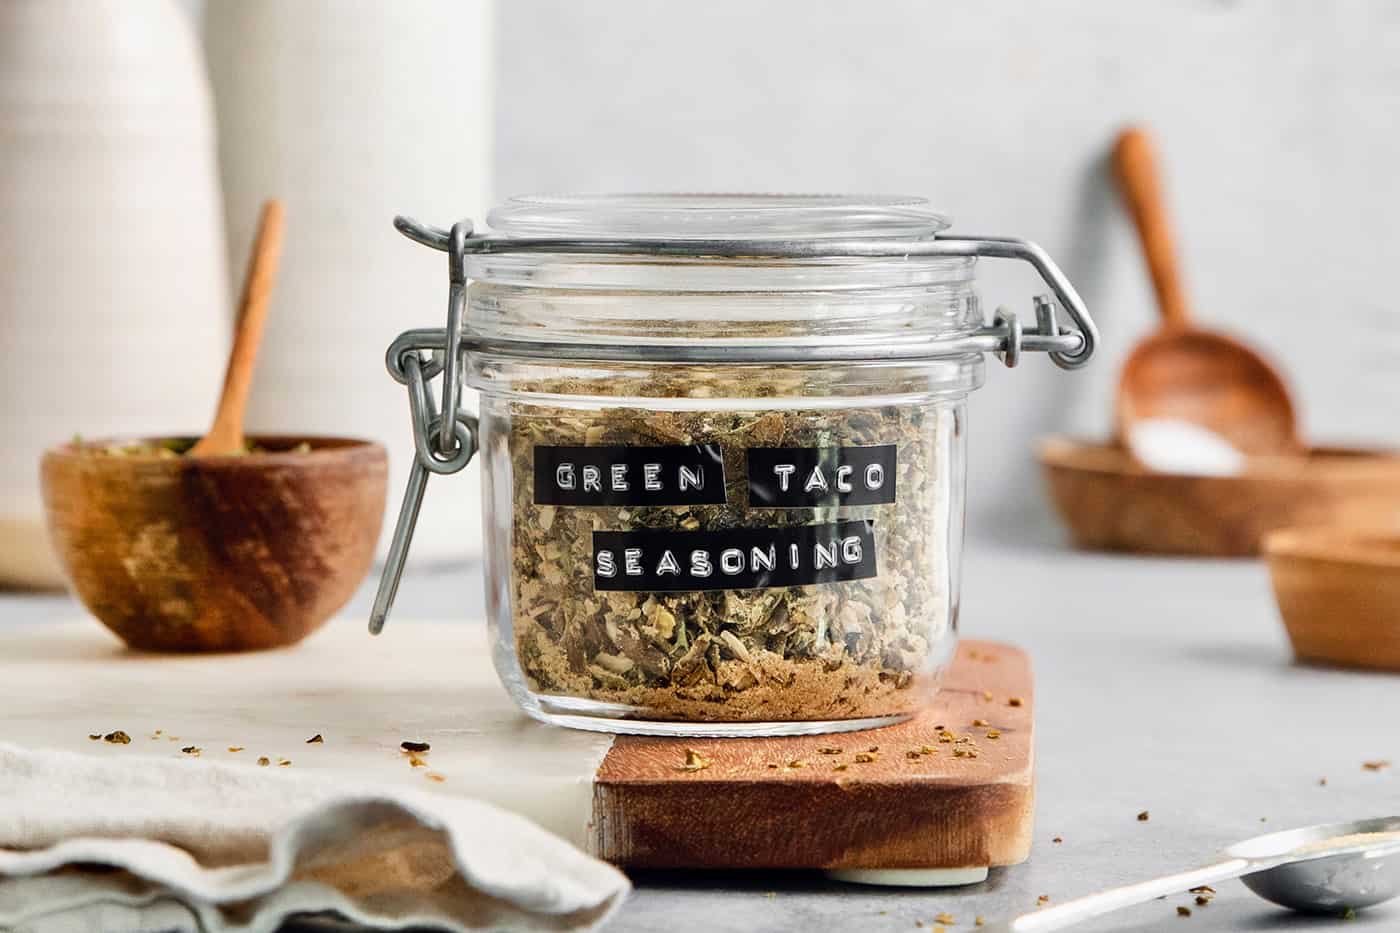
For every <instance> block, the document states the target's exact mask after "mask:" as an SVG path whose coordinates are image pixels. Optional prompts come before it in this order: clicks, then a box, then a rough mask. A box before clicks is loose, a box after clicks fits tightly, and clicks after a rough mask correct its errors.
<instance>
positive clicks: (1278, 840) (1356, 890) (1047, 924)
mask: <svg viewBox="0 0 1400 933" xmlns="http://www.w3.org/2000/svg"><path fill="white" fill-rule="evenodd" d="M1351 837H1360V838H1351ZM1223 855H1224V858H1223V859H1221V861H1219V862H1216V863H1214V864H1212V865H1207V866H1205V867H1203V868H1195V869H1192V870H1191V871H1184V872H1181V873H1179V874H1175V875H1166V876H1164V877H1162V878H1155V879H1153V880H1151V881H1139V882H1138V883H1137V884H1130V885H1124V886H1123V887H1121V888H1111V889H1110V890H1107V891H1101V892H1100V893H1098V894H1090V895H1089V896H1087V897H1081V898H1076V899H1075V900H1072V901H1066V902H1065V903H1063V904H1057V905H1055V906H1054V907H1046V908H1044V909H1041V910H1037V911H1035V912H1033V913H1028V914H1022V915H1021V916H1019V917H1017V918H1016V919H1014V920H1012V921H1011V922H1010V923H1006V924H1002V925H1000V926H995V925H994V926H990V927H984V928H983V929H984V930H985V931H986V933H996V931H1002V933H1045V931H1049V930H1061V929H1064V928H1065V927H1067V926H1070V925H1072V924H1075V923H1079V922H1080V921H1083V920H1088V919H1090V918H1092V917H1097V916H1099V915H1100V914H1106V913H1109V912H1110V911H1114V910H1118V909H1119V908H1121V907H1131V906H1132V905H1134V904H1142V903H1145V902H1146V901H1150V900H1153V899H1154V898H1158V897H1163V896H1165V895H1171V894H1181V893H1182V892H1185V891H1189V890H1191V889H1192V888H1196V887H1200V886H1202V885H1209V884H1213V883H1215V882H1218V881H1227V880H1229V879H1231V878H1239V879H1241V880H1242V881H1244V883H1245V885H1246V886H1247V887H1248V888H1249V889H1250V890H1251V891H1253V892H1254V893H1255V894H1258V895H1259V896H1260V897H1262V898H1265V899H1266V900H1270V901H1273V902H1274V903H1275V904H1280V905H1282V906H1284V907H1291V908H1292V909H1293V910H1299V911H1303V912H1305V913H1315V914H1341V913H1343V912H1345V911H1346V910H1347V909H1354V910H1359V909H1361V908H1362V907H1370V906H1372V905H1373V904H1379V903H1381V902H1382V901H1388V900H1390V899H1391V898H1392V897H1396V896H1400V816H1388V817H1381V818H1379V819H1372V820H1357V821H1356V822H1353V823H1325V824H1323V825H1321V826H1306V827H1304V828H1302V829H1290V830H1287V831H1285V832H1281V833H1269V834H1268V835H1267V836H1257V837H1255V838H1253V839H1249V840H1246V841H1245V842H1238V843H1236V844H1234V845H1232V846H1230V847H1229V848H1228V849H1226V850H1225V851H1224V853H1223Z"/></svg>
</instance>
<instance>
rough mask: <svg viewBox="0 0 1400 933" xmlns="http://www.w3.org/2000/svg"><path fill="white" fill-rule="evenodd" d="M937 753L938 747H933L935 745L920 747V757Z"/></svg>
mask: <svg viewBox="0 0 1400 933" xmlns="http://www.w3.org/2000/svg"><path fill="white" fill-rule="evenodd" d="M937 753H938V749H937V747H935V746H933V745H920V746H919V754H920V755H936V754H937Z"/></svg>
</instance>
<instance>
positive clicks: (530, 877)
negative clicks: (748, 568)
mask: <svg viewBox="0 0 1400 933" xmlns="http://www.w3.org/2000/svg"><path fill="white" fill-rule="evenodd" d="M628 889H629V886H628V883H627V879H626V878H625V877H624V876H623V875H622V874H621V873H620V872H618V871H617V870H616V869H614V868H612V867H610V866H608V865H606V864H604V863H602V862H599V861H597V860H596V859H593V858H590V857H589V856H587V855H585V854H583V853H582V852H580V851H578V850H577V849H575V848H573V847H572V846H570V845H569V844H568V843H566V842H564V841H563V840H561V839H559V838H558V837H556V836H554V835H552V834H550V833H547V832H545V831H544V830H542V829H540V828H539V827H537V826H535V825H534V824H533V823H531V822H529V821H528V820H525V819H524V818H522V817H519V816H516V815H514V814H511V813H508V812H506V811H504V810H501V809H498V808H496V807H494V806H491V805H489V804H486V803H482V802H480V801H475V800H469V799H463V798H459V797H449V796H446V795H439V794H430V793H422V792H418V791H413V790H409V789H400V788H374V787H356V786H353V785H347V784H344V783H340V782H336V781H332V780H328V779H326V778H322V777H317V776H312V775H305V774H298V773H296V772H293V771H291V770H289V769H285V768H278V767H276V766H273V767H271V768H257V767H244V766H237V765H224V764H217V763H213V762H201V761H192V760H172V759H167V758H146V757H130V758H125V757H124V758H123V759H122V760H121V761H119V762H114V761H111V760H110V759H98V758H94V757H88V756H84V755H77V754H73V753H70V752H61V751H34V750H25V749H20V748H16V747H14V746H9V745H4V744H0V928H3V929H6V930H15V931H19V933H97V931H101V933H147V931H153V930H181V931H183V930H190V931H208V933H223V931H229V933H235V931H236V933H270V931H273V930H275V929H277V927H278V925H279V924H280V923H281V922H282V921H283V920H284V919H285V918H288V917H295V916H300V915H311V914H317V913H322V912H327V911H329V912H334V913H335V914H338V915H340V916H342V917H345V918H347V919H349V920H351V921H354V922H356V923H361V924H365V925H369V926H375V927H380V928H383V929H406V928H409V927H430V928H436V929H443V930H452V931H470V930H561V931H573V930H587V929H594V928H596V927H598V926H600V925H602V923H603V922H605V921H606V920H607V918H608V917H609V916H611V914H612V913H613V911H614V910H616V909H617V907H618V906H619V905H620V904H621V903H622V901H623V899H624V898H625V897H626V895H627V891H628Z"/></svg>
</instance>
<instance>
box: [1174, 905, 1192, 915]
mask: <svg viewBox="0 0 1400 933" xmlns="http://www.w3.org/2000/svg"><path fill="white" fill-rule="evenodd" d="M1176 915H1177V916H1178V917H1189V916H1191V908H1190V907H1178V908H1177V909H1176Z"/></svg>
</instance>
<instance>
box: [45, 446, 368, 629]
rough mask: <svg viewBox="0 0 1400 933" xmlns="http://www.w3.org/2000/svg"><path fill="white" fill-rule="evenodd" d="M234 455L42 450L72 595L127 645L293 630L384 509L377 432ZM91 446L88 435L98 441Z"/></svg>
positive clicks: (328, 591) (335, 588)
mask: <svg viewBox="0 0 1400 933" xmlns="http://www.w3.org/2000/svg"><path fill="white" fill-rule="evenodd" d="M254 440H255V442H256V443H258V444H260V445H261V446H264V447H266V448H267V449H268V450H270V451H273V452H270V453H262V454H256V455H249V456H241V457H195V456H189V455H186V456H183V457H172V458H159V457H155V456H108V455H104V454H101V453H94V452H92V451H91V450H81V449H79V448H77V447H75V446H74V445H72V444H65V445H63V446H61V447H57V448H54V449H52V450H50V451H49V452H48V453H46V454H45V455H44V458H43V463H42V466H41V485H42V489H43V496H44V506H45V509H46V512H47V518H48V522H49V531H50V534H51V536H52V538H53V542H54V547H55V550H56V551H57V552H58V555H59V558H60V560H61V562H62V563H63V566H64V570H65V573H66V574H67V576H68V579H69V581H70V583H71V585H72V587H73V589H74V590H75V591H76V592H77V595H78V597H79V599H81V600H82V602H83V604H84V605H85V606H86V607H87V608H88V609H89V610H90V611H91V612H92V613H93V615H95V616H97V618H98V619H100V620H101V621H102V622H103V623H104V624H105V625H107V627H108V628H110V629H112V631H114V632H116V633H117V635H119V636H120V637H121V638H122V639H123V640H124V641H126V642H127V644H129V645H131V646H132V647H133V648H140V649H145V650H152V651H241V650H248V649H257V648H272V647H277V646H280V645H287V644H291V643H293V642H296V641H299V640H300V639H301V638H303V637H304V636H306V635H307V634H308V633H310V632H311V631H313V630H314V629H316V628H317V627H318V626H320V625H321V624H322V623H323V622H325V621H326V619H328V618H330V616H331V615H332V613H334V612H335V611H336V610H337V609H339V608H340V607H341V606H343V605H344V604H345V602H346V601H347V600H348V599H349V598H350V596H351V595H352V594H353V593H354V591H355V587H356V586H358V585H359V583H360V581H361V580H362V579H363V578H364V575H365V572H366V571H367V570H368V568H369V565H370V561H371V560H372V558H373V556H374V545H375V542H376V541H377V539H378V537H379V528H380V524H381V523H382V520H383V510H384V497H385V479H386V470H387V464H386V456H385V453H384V449H383V447H381V446H380V445H378V444H371V443H366V442H363V441H354V440H346V439H335V438H305V439H304V440H307V441H308V442H309V443H310V444H311V446H312V450H311V451H309V452H305V453H294V452H280V453H279V452H276V451H279V450H287V449H288V448H290V447H292V446H295V445H296V444H297V443H298V442H299V441H301V440H303V438H296V437H263V438H254ZM97 446H100V445H97Z"/></svg>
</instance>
